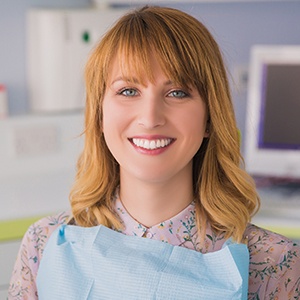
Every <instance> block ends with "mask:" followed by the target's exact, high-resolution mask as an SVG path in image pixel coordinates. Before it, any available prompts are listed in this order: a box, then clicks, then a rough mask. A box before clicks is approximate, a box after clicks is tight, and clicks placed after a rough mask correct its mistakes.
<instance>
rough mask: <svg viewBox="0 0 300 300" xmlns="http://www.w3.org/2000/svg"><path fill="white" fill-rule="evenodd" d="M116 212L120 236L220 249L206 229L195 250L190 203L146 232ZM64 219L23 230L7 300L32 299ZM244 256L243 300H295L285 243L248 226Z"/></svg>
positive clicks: (290, 253) (295, 277)
mask: <svg viewBox="0 0 300 300" xmlns="http://www.w3.org/2000/svg"><path fill="white" fill-rule="evenodd" d="M115 209H116V212H117V213H118V215H119V216H120V219H121V221H122V223H123V224H124V230H123V231H122V233H124V234H126V235H136V236H140V237H145V238H149V239H155V240H160V241H163V242H166V243H170V244H172V245H176V246H182V247H186V248H189V249H193V250H196V251H200V252H202V253H207V252H213V251H217V250H220V249H221V248H222V245H223V243H224V242H225V239H224V237H223V235H215V234H213V232H212V231H211V229H210V228H207V232H206V239H205V243H204V245H202V246H201V245H200V243H199V237H198V235H197V230H196V223H195V210H194V204H193V203H192V204H190V205H189V206H188V207H187V208H186V209H184V210H183V211H181V212H180V213H179V214H178V215H176V216H174V217H173V218H171V219H169V220H167V221H164V222H162V223H160V224H157V225H155V226H153V227H151V228H147V227H145V226H143V225H142V224H140V223H138V222H137V221H136V220H134V219H133V218H132V217H131V216H130V215H129V213H128V212H127V211H126V210H125V208H124V207H123V205H122V203H121V201H119V200H117V201H116V208H115ZM69 218H70V214H68V213H61V214H58V215H56V216H52V217H47V218H44V219H41V220H40V221H38V222H36V223H35V224H33V225H32V226H30V227H29V229H28V230H27V232H26V234H25V235H24V238H23V241H22V244H21V247H20V250H19V254H18V257H17V260H16V263H15V267H14V270H13V274H12V278H11V282H10V287H9V296H8V299H9V300H21V299H22V300H25V299H30V300H34V299H38V295H37V289H36V283H35V281H36V276H37V272H38V268H39V263H40V260H41V259H42V256H43V251H44V248H45V246H46V243H47V240H48V238H49V237H50V235H51V233H52V232H53V231H54V230H55V229H56V228H57V227H58V226H60V225H61V224H66V223H67V222H68V220H69ZM245 236H247V237H248V249H249V252H250V267H249V292H248V300H250V299H251V300H262V299H265V300H266V299H268V300H272V299H274V300H276V299H280V300H292V299H293V300H296V299H300V247H299V246H298V245H296V244H295V243H293V242H292V241H290V240H289V239H287V238H285V237H283V236H281V235H278V234H275V233H273V232H270V231H267V230H264V229H262V228H259V227H256V226H255V225H252V224H249V225H248V227H247V229H246V232H245Z"/></svg>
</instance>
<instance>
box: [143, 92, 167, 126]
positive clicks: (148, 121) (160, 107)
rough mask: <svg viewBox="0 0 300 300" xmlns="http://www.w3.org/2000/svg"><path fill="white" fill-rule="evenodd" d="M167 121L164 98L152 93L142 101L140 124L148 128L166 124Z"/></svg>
mask: <svg viewBox="0 0 300 300" xmlns="http://www.w3.org/2000/svg"><path fill="white" fill-rule="evenodd" d="M165 122H166V118H165V109H164V103H163V100H162V99H160V97H159V96H158V97H156V96H155V95H151V96H150V97H147V98H146V99H143V100H142V101H141V103H140V110H139V116H138V124H139V125H140V126H143V127H144V128H146V129H152V128H156V127H159V126H162V125H164V124H165Z"/></svg>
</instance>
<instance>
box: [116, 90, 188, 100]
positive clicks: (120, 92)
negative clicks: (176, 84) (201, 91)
mask: <svg viewBox="0 0 300 300" xmlns="http://www.w3.org/2000/svg"><path fill="white" fill-rule="evenodd" d="M126 92H134V93H135V94H134V95H126V94H125V93H126ZM137 93H138V91H137V90H136V89H134V88H123V89H121V90H120V91H118V92H117V95H121V96H124V97H135V96H136V95H137ZM174 93H181V96H174V95H172V96H170V97H172V98H177V99H183V98H187V97H189V96H190V95H189V93H187V92H185V91H183V90H173V91H170V92H169V93H168V96H169V95H171V94H174Z"/></svg>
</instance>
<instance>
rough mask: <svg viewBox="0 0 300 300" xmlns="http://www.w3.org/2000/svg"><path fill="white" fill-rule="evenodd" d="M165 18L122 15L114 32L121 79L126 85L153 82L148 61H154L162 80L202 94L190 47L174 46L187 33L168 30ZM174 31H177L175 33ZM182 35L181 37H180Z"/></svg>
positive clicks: (195, 58) (195, 55) (183, 43)
mask: <svg viewBox="0 0 300 300" xmlns="http://www.w3.org/2000/svg"><path fill="white" fill-rule="evenodd" d="M169 18H170V17H169V16H168V15H160V16H157V14H156V12H155V11H153V12H152V13H149V12H148V13H145V14H144V13H143V11H142V12H141V11H140V12H139V13H137V14H130V15H125V16H124V17H123V18H122V20H121V22H120V23H119V28H118V29H117V31H118V34H117V35H116V36H117V37H118V39H116V40H115V43H114V44H115V51H114V53H115V55H116V57H118V58H119V61H120V69H121V72H122V75H123V77H124V78H127V79H128V80H130V81H135V80H138V81H139V82H141V83H142V84H145V80H149V81H151V82H154V81H155V78H154V75H153V70H152V66H151V59H152V58H153V57H154V59H156V60H158V62H159V64H160V66H161V68H162V69H163V71H164V73H165V74H166V76H167V77H168V78H169V79H170V80H171V81H172V82H174V83H176V84H178V85H180V86H183V87H185V88H190V87H196V88H197V89H198V90H199V92H200V94H201V95H202V96H204V94H203V88H202V86H203V78H199V74H201V73H204V72H199V63H198V61H199V53H197V52H196V51H195V50H194V48H195V47H194V46H195V45H194V43H193V44H190V43H189V42H188V40H189V39H190V38H186V40H182V41H181V42H178V41H179V40H180V39H179V37H178V36H179V35H181V36H187V35H188V34H189V30H188V29H183V28H181V27H180V26H179V25H180V24H178V26H177V27H176V26H174V25H173V26H171V24H172V22H170V20H169ZM178 31H180V32H179V33H178ZM182 31H184V33H182Z"/></svg>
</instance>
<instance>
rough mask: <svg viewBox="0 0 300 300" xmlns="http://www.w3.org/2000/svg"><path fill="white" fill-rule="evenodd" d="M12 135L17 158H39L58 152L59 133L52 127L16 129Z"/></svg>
mask: <svg viewBox="0 0 300 300" xmlns="http://www.w3.org/2000/svg"><path fill="white" fill-rule="evenodd" d="M13 133H14V140H13V142H14V154H15V156H17V157H27V156H37V155H38V156H40V155H46V154H52V153H55V152H57V151H58V150H59V138H58V135H59V132H58V129H57V128H56V127H55V126H53V125H48V126H46V125H44V126H41V127H36V126H27V127H18V128H15V129H14V132H13Z"/></svg>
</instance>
